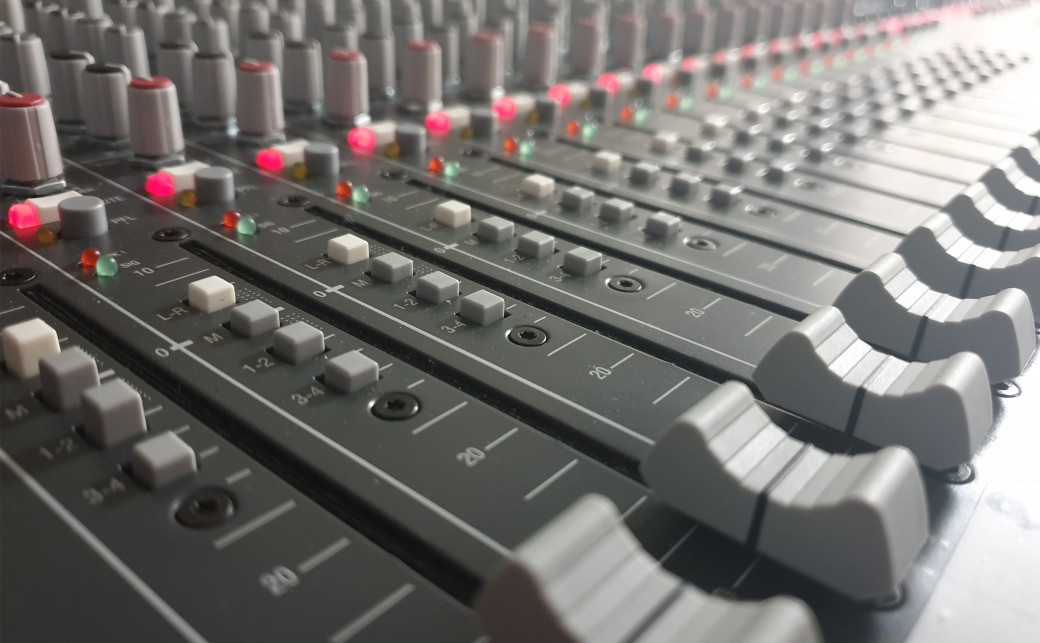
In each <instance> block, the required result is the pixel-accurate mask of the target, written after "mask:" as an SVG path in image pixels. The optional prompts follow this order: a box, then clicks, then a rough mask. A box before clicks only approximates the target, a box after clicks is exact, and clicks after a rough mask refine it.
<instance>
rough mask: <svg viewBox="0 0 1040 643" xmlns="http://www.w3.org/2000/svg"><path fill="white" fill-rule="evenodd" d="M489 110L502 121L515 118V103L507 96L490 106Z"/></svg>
mask: <svg viewBox="0 0 1040 643" xmlns="http://www.w3.org/2000/svg"><path fill="white" fill-rule="evenodd" d="M491 109H493V110H494V111H495V113H496V114H498V117H499V118H500V119H502V120H504V121H508V120H512V118H513V117H514V116H516V101H514V100H513V99H512V98H510V97H508V96H502V97H501V98H498V99H496V100H495V102H494V103H492V104H491Z"/></svg>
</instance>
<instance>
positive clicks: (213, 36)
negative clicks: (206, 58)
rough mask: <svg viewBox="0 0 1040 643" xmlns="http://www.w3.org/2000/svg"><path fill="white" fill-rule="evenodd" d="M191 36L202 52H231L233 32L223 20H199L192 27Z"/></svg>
mask: <svg viewBox="0 0 1040 643" xmlns="http://www.w3.org/2000/svg"><path fill="white" fill-rule="evenodd" d="M191 35H192V39H194V40H195V45H196V46H197V47H198V48H199V51H201V52H204V53H214V52H219V51H231V32H230V31H229V30H228V23H227V21H225V20H224V19H223V18H209V19H207V20H199V21H198V22H196V23H195V24H194V25H193V26H192V28H191Z"/></svg>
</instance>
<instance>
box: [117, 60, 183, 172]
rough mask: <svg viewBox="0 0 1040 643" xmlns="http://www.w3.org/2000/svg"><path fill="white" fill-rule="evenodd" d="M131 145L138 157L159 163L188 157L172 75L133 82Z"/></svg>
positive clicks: (152, 163) (145, 161)
mask: <svg viewBox="0 0 1040 643" xmlns="http://www.w3.org/2000/svg"><path fill="white" fill-rule="evenodd" d="M129 104H130V148H131V149H132V150H133V152H134V160H135V161H138V162H140V163H143V164H145V165H149V166H155V165H161V164H163V163H166V162H169V161H173V160H180V159H183V158H184V134H183V132H182V131H181V111H180V106H179V105H178V104H177V88H176V87H175V86H174V84H173V82H172V81H171V80H170V79H169V78H164V77H163V76H153V77H151V78H135V79H134V80H132V81H131V82H130V91H129Z"/></svg>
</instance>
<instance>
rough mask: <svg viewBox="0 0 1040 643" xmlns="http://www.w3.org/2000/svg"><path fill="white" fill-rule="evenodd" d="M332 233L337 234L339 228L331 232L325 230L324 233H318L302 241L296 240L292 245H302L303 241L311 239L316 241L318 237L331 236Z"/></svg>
mask: <svg viewBox="0 0 1040 643" xmlns="http://www.w3.org/2000/svg"><path fill="white" fill-rule="evenodd" d="M333 232H339V228H333V229H332V230H326V231H325V232H319V233H318V234H312V235H311V236H309V237H304V238H302V239H297V240H296V241H294V242H293V243H303V242H304V241H310V240H311V239H317V238H318V237H324V236H325V235H327V234H332V233H333Z"/></svg>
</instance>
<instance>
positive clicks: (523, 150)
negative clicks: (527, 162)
mask: <svg viewBox="0 0 1040 643" xmlns="http://www.w3.org/2000/svg"><path fill="white" fill-rule="evenodd" d="M518 152H519V153H520V156H531V155H532V154H534V141H532V140H531V139H526V140H524V141H522V142H521V143H520V149H519V150H518Z"/></svg>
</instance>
